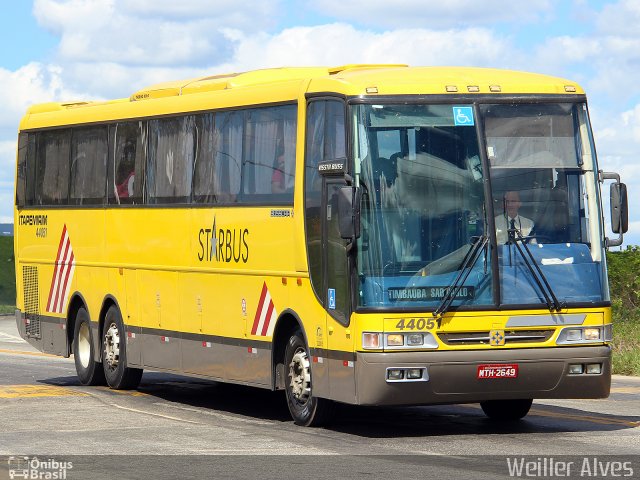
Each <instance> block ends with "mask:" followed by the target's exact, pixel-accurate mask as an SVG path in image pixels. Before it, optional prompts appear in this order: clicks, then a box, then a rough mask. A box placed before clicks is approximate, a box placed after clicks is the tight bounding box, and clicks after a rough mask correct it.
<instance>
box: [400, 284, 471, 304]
mask: <svg viewBox="0 0 640 480" xmlns="http://www.w3.org/2000/svg"><path fill="white" fill-rule="evenodd" d="M448 289H449V287H407V288H402V287H399V288H398V287H391V288H388V289H387V295H388V297H389V300H390V301H391V302H411V301H429V300H442V299H443V298H444V297H445V295H446V294H447V290H448ZM473 298H475V289H474V287H460V290H458V292H457V293H456V296H455V299H456V300H473Z"/></svg>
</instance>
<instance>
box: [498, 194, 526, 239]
mask: <svg viewBox="0 0 640 480" xmlns="http://www.w3.org/2000/svg"><path fill="white" fill-rule="evenodd" d="M521 205H522V203H521V202H520V194H519V193H518V192H516V191H509V192H506V193H505V194H504V215H498V216H497V217H496V239H497V242H498V245H503V244H505V243H507V242H508V241H509V230H516V231H518V232H520V235H522V236H523V237H525V238H526V237H527V236H529V235H530V234H531V231H532V230H533V226H534V225H533V220H530V219H528V218H526V217H523V216H522V215H519V214H518V210H520V206H521ZM514 235H515V232H514ZM533 243H535V241H533Z"/></svg>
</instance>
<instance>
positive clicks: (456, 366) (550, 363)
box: [355, 345, 611, 405]
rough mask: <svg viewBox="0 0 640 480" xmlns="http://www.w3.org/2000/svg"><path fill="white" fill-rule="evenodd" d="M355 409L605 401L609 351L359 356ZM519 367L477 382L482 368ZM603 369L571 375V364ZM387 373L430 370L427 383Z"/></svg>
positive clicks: (557, 349)
mask: <svg viewBox="0 0 640 480" xmlns="http://www.w3.org/2000/svg"><path fill="white" fill-rule="evenodd" d="M356 357H357V358H356V360H357V361H356V362H355V364H356V382H357V383H356V391H357V403H358V404H361V405H427V404H438V403H440V404H442V403H471V402H479V401H483V400H501V399H505V400H507V399H518V398H606V397H608V396H609V390H610V388H611V348H610V347H609V346H608V345H598V346H582V347H555V348H527V349H524V348H518V349H501V350H471V351H439V352H393V353H372V352H358V353H357V354H356ZM500 363H504V364H514V363H515V364H518V369H519V372H518V377H517V378H492V379H478V378H477V370H478V365H481V364H500ZM576 363H582V364H588V363H589V364H590V363H601V364H602V371H601V373H600V374H569V365H570V364H576ZM388 368H426V370H427V375H426V376H425V377H428V378H425V380H424V381H414V382H387V380H386V372H387V369H388Z"/></svg>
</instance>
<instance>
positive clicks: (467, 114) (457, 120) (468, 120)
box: [453, 107, 475, 127]
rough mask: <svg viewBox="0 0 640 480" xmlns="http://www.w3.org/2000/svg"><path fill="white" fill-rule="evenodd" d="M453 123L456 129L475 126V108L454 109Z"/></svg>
mask: <svg viewBox="0 0 640 480" xmlns="http://www.w3.org/2000/svg"><path fill="white" fill-rule="evenodd" d="M453 123H454V124H455V126H456V127H472V126H474V125H475V121H474V119H473V107H453Z"/></svg>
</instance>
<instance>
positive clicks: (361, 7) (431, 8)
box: [311, 0, 553, 28]
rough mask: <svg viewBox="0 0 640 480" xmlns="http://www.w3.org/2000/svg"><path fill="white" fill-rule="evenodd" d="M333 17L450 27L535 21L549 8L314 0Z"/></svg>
mask: <svg viewBox="0 0 640 480" xmlns="http://www.w3.org/2000/svg"><path fill="white" fill-rule="evenodd" d="M311 8H313V9H315V10H316V11H318V12H322V13H323V14H325V15H329V16H331V17H333V18H336V19H339V20H344V21H350V22H355V23H360V24H365V25H372V26H381V27H383V28H389V27H395V28H410V27H428V28H452V27H462V26H478V25H488V24H495V23H498V22H513V23H518V24H522V23H528V22H536V21H538V20H540V19H542V18H544V17H546V16H548V15H550V14H551V13H552V11H553V2H551V1H550V0H529V1H528V2H527V6H526V8H523V7H522V4H521V3H520V2H514V1H513V0H485V1H482V2H479V1H477V0H447V1H424V0H396V1H393V2H390V1H388V0H350V1H344V0H314V2H313V4H312V7H311Z"/></svg>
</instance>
